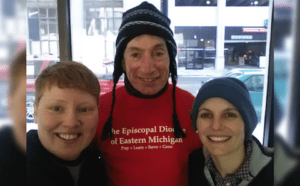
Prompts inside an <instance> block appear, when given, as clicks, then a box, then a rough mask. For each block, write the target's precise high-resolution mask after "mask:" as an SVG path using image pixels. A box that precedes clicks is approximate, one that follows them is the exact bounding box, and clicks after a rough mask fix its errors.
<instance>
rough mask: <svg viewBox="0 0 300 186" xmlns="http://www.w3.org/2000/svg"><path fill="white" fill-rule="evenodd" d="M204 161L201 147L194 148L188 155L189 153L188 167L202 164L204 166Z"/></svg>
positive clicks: (196, 166)
mask: <svg viewBox="0 0 300 186" xmlns="http://www.w3.org/2000/svg"><path fill="white" fill-rule="evenodd" d="M204 162H205V157H204V154H203V147H201V148H199V149H197V150H194V151H193V152H192V153H191V154H190V155H189V169H190V170H193V169H198V168H200V167H202V166H204Z"/></svg>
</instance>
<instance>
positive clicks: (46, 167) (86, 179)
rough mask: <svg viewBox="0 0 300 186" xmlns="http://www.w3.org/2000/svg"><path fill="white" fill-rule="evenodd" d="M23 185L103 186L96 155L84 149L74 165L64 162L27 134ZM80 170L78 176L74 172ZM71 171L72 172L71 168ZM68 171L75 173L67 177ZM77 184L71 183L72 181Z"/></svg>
mask: <svg viewBox="0 0 300 186" xmlns="http://www.w3.org/2000/svg"><path fill="white" fill-rule="evenodd" d="M26 157H27V167H26V169H27V170H26V173H27V174H26V179H27V180H26V182H27V185H30V186H41V185H43V186H66V185H67V186H76V185H78V186H85V185H97V186H100V185H107V177H106V174H105V171H104V165H103V161H102V159H99V152H96V151H92V150H91V149H90V148H87V149H85V150H84V151H83V152H82V153H81V156H80V157H79V158H78V159H77V160H75V161H65V160H62V159H60V158H57V157H56V156H54V155H53V154H51V153H50V152H48V151H47V150H46V149H45V148H44V147H43V145H42V144H41V142H40V140H39V138H38V135H37V131H36V130H31V131H29V132H28V133H27V153H26ZM78 166H80V172H79V176H78V175H77V173H76V169H77V168H78ZM72 167H73V168H72ZM70 170H71V171H75V172H73V173H72V174H71V172H70ZM77 176H78V182H77V183H75V181H74V179H75V180H77V178H76V177H77Z"/></svg>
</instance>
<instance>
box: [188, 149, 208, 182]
mask: <svg viewBox="0 0 300 186" xmlns="http://www.w3.org/2000/svg"><path fill="white" fill-rule="evenodd" d="M188 166H189V185H207V182H206V181H205V180H206V178H205V175H204V166H205V158H204V155H203V148H199V149H197V150H194V151H193V152H192V153H191V154H190V155H189V164H188Z"/></svg>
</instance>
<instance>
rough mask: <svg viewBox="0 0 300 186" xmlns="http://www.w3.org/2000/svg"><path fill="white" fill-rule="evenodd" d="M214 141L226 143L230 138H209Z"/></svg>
mask: <svg viewBox="0 0 300 186" xmlns="http://www.w3.org/2000/svg"><path fill="white" fill-rule="evenodd" d="M208 138H209V139H210V140H212V141H226V140H228V139H229V137H208Z"/></svg>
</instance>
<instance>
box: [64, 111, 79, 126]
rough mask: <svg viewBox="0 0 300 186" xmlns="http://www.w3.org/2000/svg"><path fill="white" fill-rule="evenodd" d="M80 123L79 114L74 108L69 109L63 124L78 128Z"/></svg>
mask: <svg viewBox="0 0 300 186" xmlns="http://www.w3.org/2000/svg"><path fill="white" fill-rule="evenodd" d="M79 125H80V119H79V115H78V113H77V112H76V111H74V110H69V111H68V112H67V113H66V115H65V120H64V122H63V126H65V127H68V128H76V127H78V126H79Z"/></svg>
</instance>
